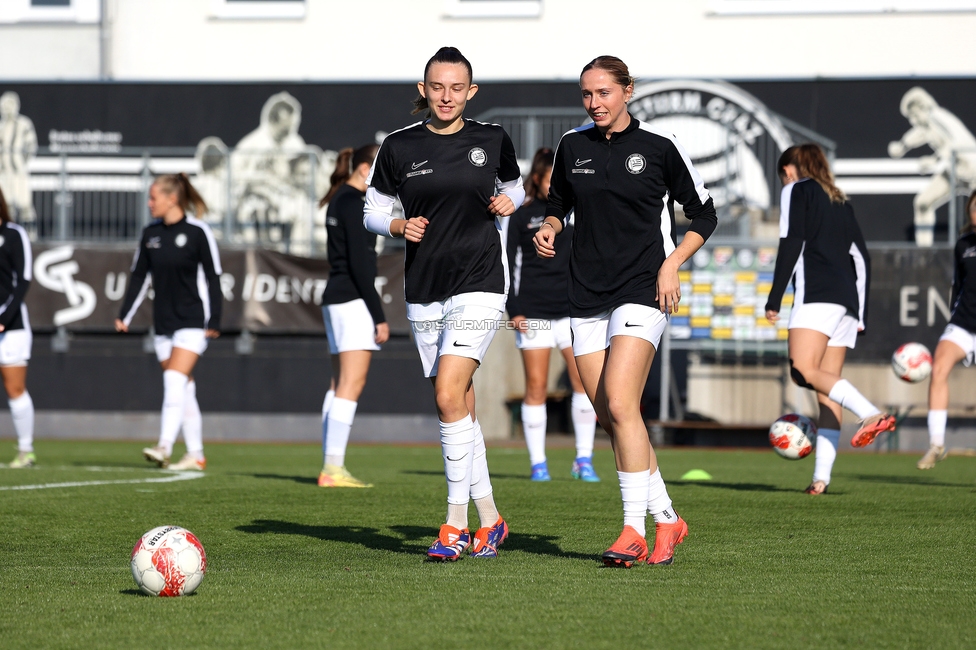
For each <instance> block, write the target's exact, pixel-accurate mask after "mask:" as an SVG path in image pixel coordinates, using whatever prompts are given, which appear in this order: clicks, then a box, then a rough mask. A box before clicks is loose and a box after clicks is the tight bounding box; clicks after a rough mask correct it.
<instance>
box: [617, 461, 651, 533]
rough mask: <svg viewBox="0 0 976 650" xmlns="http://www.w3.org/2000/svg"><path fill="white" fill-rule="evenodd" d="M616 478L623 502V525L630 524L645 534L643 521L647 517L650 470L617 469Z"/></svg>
mask: <svg viewBox="0 0 976 650" xmlns="http://www.w3.org/2000/svg"><path fill="white" fill-rule="evenodd" d="M617 478H618V479H619V480H620V497H621V498H622V499H623V502H624V526H630V527H632V528H633V529H634V530H636V531H637V532H638V533H639V534H640V535H641V536H644V535H646V534H647V530H646V529H645V527H644V521H645V519H647V493H648V487H649V484H650V481H651V471H650V470H648V469H645V470H644V471H643V472H621V471H618V472H617Z"/></svg>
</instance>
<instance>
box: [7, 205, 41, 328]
mask: <svg viewBox="0 0 976 650" xmlns="http://www.w3.org/2000/svg"><path fill="white" fill-rule="evenodd" d="M33 266H34V261H33V258H32V257H31V245H30V238H29V237H28V236H27V231H26V230H24V229H23V228H22V227H21V226H19V225H17V224H15V223H13V222H10V221H8V222H7V223H5V224H3V226H0V325H3V328H4V331H9V330H21V329H30V319H28V318H27V305H25V304H24V296H26V295H27V289H28V288H30V282H31V277H32V273H31V271H32V269H33Z"/></svg>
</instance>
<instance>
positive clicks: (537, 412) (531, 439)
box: [522, 402, 547, 465]
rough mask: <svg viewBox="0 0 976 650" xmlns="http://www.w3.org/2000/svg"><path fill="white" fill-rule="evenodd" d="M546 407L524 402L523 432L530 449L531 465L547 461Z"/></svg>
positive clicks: (526, 444)
mask: <svg viewBox="0 0 976 650" xmlns="http://www.w3.org/2000/svg"><path fill="white" fill-rule="evenodd" d="M546 419H547V417H546V405H545V404H534V405H530V404H526V403H525V402H522V431H524V432H525V446H526V447H528V448H529V463H531V464H532V465H538V464H539V463H543V462H545V460H546Z"/></svg>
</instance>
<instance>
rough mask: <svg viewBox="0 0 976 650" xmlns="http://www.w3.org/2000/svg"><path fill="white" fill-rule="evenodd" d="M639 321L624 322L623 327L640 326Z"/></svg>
mask: <svg viewBox="0 0 976 650" xmlns="http://www.w3.org/2000/svg"><path fill="white" fill-rule="evenodd" d="M640 326H641V324H640V323H624V327H640Z"/></svg>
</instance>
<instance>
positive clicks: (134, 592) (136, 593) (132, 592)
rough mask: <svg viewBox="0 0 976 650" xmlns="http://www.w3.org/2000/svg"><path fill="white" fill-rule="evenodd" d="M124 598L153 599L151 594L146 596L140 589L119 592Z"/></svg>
mask: <svg viewBox="0 0 976 650" xmlns="http://www.w3.org/2000/svg"><path fill="white" fill-rule="evenodd" d="M119 593H120V594H122V595H123V596H141V597H143V598H151V596H150V595H149V594H144V593H142V592H141V591H140V590H138V589H122V590H121V591H119Z"/></svg>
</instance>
